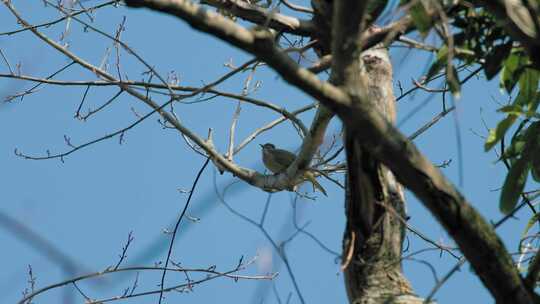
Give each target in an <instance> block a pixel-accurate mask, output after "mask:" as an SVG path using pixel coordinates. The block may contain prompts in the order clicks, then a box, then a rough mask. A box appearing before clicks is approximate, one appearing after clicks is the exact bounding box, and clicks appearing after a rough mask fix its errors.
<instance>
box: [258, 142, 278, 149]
mask: <svg viewBox="0 0 540 304" xmlns="http://www.w3.org/2000/svg"><path fill="white" fill-rule="evenodd" d="M259 146H261V148H262V149H263V150H267V151H269V150H274V149H275V148H276V146H274V145H273V144H271V143H265V144H264V145H259Z"/></svg>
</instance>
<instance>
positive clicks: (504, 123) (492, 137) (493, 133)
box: [484, 114, 518, 151]
mask: <svg viewBox="0 0 540 304" xmlns="http://www.w3.org/2000/svg"><path fill="white" fill-rule="evenodd" d="M517 118H518V116H517V115H514V114H510V115H508V116H506V118H505V119H503V120H501V121H500V122H499V123H498V124H497V127H496V128H495V129H490V130H489V135H488V138H487V139H486V142H485V144H484V150H486V151H489V150H490V149H491V148H493V146H495V144H496V143H498V142H499V141H500V140H501V139H502V138H503V136H504V134H506V131H508V128H510V127H511V126H512V124H514V122H515V121H516V119H517Z"/></svg>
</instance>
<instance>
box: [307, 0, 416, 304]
mask: <svg viewBox="0 0 540 304" xmlns="http://www.w3.org/2000/svg"><path fill="white" fill-rule="evenodd" d="M312 6H313V8H314V11H315V15H314V18H313V20H314V22H315V24H316V27H317V29H318V31H317V33H316V36H315V37H313V38H314V39H317V40H318V41H319V43H318V48H317V50H318V53H319V55H320V56H323V55H326V54H328V53H330V52H331V49H332V47H331V45H330V43H331V41H332V39H333V37H332V14H333V12H332V3H331V2H329V1H326V0H313V1H312ZM334 38H335V37H334ZM355 61H356V62H355V63H354V67H350V66H349V67H347V69H348V70H349V73H351V72H352V73H353V74H354V75H353V76H352V77H351V78H353V81H352V82H351V81H349V82H347V83H346V84H345V85H344V86H345V87H344V88H343V89H344V90H345V91H347V92H352V93H353V95H354V94H358V95H357V96H359V95H361V94H367V96H368V100H369V102H370V103H371V104H372V109H373V110H374V111H379V112H380V113H382V114H383V115H384V116H385V117H386V118H387V119H388V120H389V121H390V122H392V123H394V122H395V117H396V113H395V105H394V103H395V98H394V94H393V89H392V86H393V84H392V66H391V63H390V60H389V57H388V52H387V50H386V49H385V48H383V47H381V46H380V45H379V46H375V47H373V48H371V49H369V50H367V51H364V52H363V53H362V54H360V58H357V59H356V60H355ZM333 72H334V71H333ZM333 74H334V73H332V75H333ZM330 82H333V83H337V84H338V85H340V84H341V83H339V81H338V80H337V79H332V76H331V79H330ZM342 87H343V85H342ZM355 137H356V136H354V134H353V133H352V132H349V131H347V130H345V140H344V142H345V151H346V153H347V166H348V170H347V183H346V192H345V210H346V217H347V224H346V228H345V232H344V236H343V254H342V256H343V259H342V269H343V272H344V277H345V285H346V289H347V295H348V297H349V301H350V303H362V304H368V303H422V299H420V298H418V297H417V296H416V295H414V293H413V290H412V288H411V285H410V284H409V282H408V280H407V279H406V278H405V276H404V275H403V273H402V269H401V252H402V244H403V240H404V236H405V218H406V214H405V199H404V196H403V190H402V188H401V185H399V184H398V183H397V181H396V179H395V177H394V175H393V174H392V172H390V170H388V169H387V168H386V167H384V166H383V165H381V164H380V163H378V162H377V161H375V159H374V158H373V157H371V155H370V154H369V153H367V152H366V150H365V149H363V147H362V143H361V142H359V141H358V140H355V139H354V138H355Z"/></svg>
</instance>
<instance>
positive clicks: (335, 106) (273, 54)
mask: <svg viewBox="0 0 540 304" xmlns="http://www.w3.org/2000/svg"><path fill="white" fill-rule="evenodd" d="M126 3H127V5H128V6H133V7H148V8H151V9H154V10H158V11H162V12H165V13H168V14H171V15H175V16H177V17H179V18H181V19H183V20H185V21H186V22H188V23H189V24H190V25H191V26H192V27H194V28H195V29H198V30H200V31H204V32H207V33H210V34H212V35H214V36H217V37H219V38H221V39H222V40H224V41H226V42H228V43H230V44H232V45H234V46H236V47H238V48H240V49H242V50H244V51H247V52H249V53H252V54H254V55H256V56H257V57H259V58H260V59H262V60H264V61H266V62H267V63H268V64H269V66H271V67H272V68H273V69H274V70H276V71H277V72H278V73H279V74H280V75H281V76H282V77H283V78H284V79H285V80H286V81H288V82H289V83H291V84H292V85H295V86H296V87H298V88H300V89H301V90H303V91H304V92H305V93H307V94H309V95H310V96H312V97H313V98H315V99H317V100H319V101H320V102H321V103H323V104H324V105H325V106H327V107H328V108H329V109H330V110H332V111H333V112H335V113H336V114H337V115H338V116H339V117H340V118H341V120H342V121H343V123H344V124H345V125H346V126H347V127H348V128H351V129H352V130H354V131H356V132H355V134H357V136H358V140H359V141H362V142H363V143H365V145H366V147H369V149H370V153H372V154H373V155H375V156H376V157H377V158H378V160H380V161H381V162H382V163H384V164H385V165H386V166H387V167H388V168H390V169H391V170H392V172H394V174H395V175H396V177H397V178H398V180H399V182H400V183H402V184H403V185H405V186H406V187H407V188H409V189H410V190H411V191H412V192H414V193H415V194H416V196H418V197H419V198H420V200H421V201H422V202H423V204H424V205H425V206H426V207H427V208H428V209H429V210H430V211H431V212H432V213H433V214H434V215H435V217H436V218H437V219H438V220H439V221H440V222H441V223H442V225H443V226H444V227H445V229H446V230H447V231H448V233H449V234H450V235H451V236H452V237H453V238H454V239H455V240H456V242H457V244H458V245H459V246H460V248H461V249H462V250H463V253H464V254H465V256H466V257H467V259H468V260H469V261H470V263H471V265H472V266H473V268H474V269H475V271H476V273H477V274H478V275H479V277H480V279H481V280H482V282H483V283H484V284H485V285H486V286H487V288H488V289H489V290H490V292H491V293H492V295H493V296H494V297H495V299H496V301H497V302H500V303H532V299H531V295H530V294H529V293H528V292H527V291H526V289H525V287H524V285H523V282H522V280H521V278H520V276H519V274H518V272H517V270H516V268H515V267H514V265H513V263H512V259H511V258H510V256H509V254H508V252H507V250H506V249H505V247H504V245H503V244H502V242H501V240H500V239H499V238H498V236H497V235H496V234H495V232H494V230H493V228H492V227H491V226H490V225H489V224H488V223H487V222H486V221H485V220H484V218H483V217H482V216H481V215H480V214H479V213H478V212H477V211H476V210H475V209H474V208H473V207H472V206H471V205H470V204H469V203H468V202H467V201H466V200H465V198H464V197H463V196H462V195H461V194H460V193H459V192H458V191H457V189H456V188H455V187H454V186H453V185H452V184H451V183H450V182H449V181H448V180H447V179H446V178H445V177H444V176H443V175H442V174H441V172H440V171H439V170H438V169H437V168H436V167H435V166H433V164H432V163H431V162H430V161H429V160H428V159H427V158H426V157H424V156H423V155H422V154H421V153H420V151H419V150H418V149H417V148H416V146H415V145H414V144H413V143H411V142H410V141H409V140H408V139H407V138H406V137H405V136H404V135H403V134H401V133H400V132H399V131H398V130H397V129H396V128H395V127H394V126H392V125H391V124H390V123H389V122H388V121H387V120H386V119H384V118H383V117H382V116H381V114H379V113H377V112H375V111H371V109H370V108H369V106H367V105H366V104H365V103H364V102H359V103H357V104H355V105H354V106H352V102H351V98H350V97H349V96H348V95H346V94H345V93H344V92H342V91H341V90H340V89H338V88H336V87H335V86H332V85H330V84H328V83H326V82H323V81H321V80H319V79H318V78H317V77H316V76H315V75H314V74H312V73H310V72H309V71H307V70H306V69H303V68H301V67H299V66H298V65H297V64H296V63H295V62H294V61H292V60H291V59H290V58H289V57H288V56H287V55H285V54H283V53H282V52H280V51H279V50H278V49H277V48H276V47H275V45H274V43H273V37H272V35H270V34H269V33H268V32H266V31H260V30H253V31H249V30H246V29H244V28H242V27H240V26H238V25H236V24H234V23H233V22H232V21H230V20H227V19H225V18H224V17H221V16H219V15H217V14H215V13H211V12H207V11H205V10H203V9H202V8H200V6H198V5H195V4H193V3H192V2H190V1H186V0H126ZM289 169H291V168H289Z"/></svg>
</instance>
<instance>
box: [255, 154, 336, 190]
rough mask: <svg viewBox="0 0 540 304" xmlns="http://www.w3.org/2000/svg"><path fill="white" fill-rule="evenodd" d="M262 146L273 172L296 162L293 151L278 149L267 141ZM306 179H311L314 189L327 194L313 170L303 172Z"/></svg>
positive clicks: (264, 157) (265, 160)
mask: <svg viewBox="0 0 540 304" xmlns="http://www.w3.org/2000/svg"><path fill="white" fill-rule="evenodd" d="M260 146H261V148H262V160H263V163H264V166H265V167H266V168H267V169H268V170H270V171H272V173H282V172H284V171H285V170H287V168H288V167H289V166H290V165H291V164H292V163H293V162H294V160H295V159H296V155H295V154H294V153H292V152H289V151H287V150H283V149H277V148H276V146H274V144H271V143H266V144H264V145H260ZM302 178H303V179H304V180H309V181H310V182H311V184H312V185H313V190H315V188H316V189H318V190H319V191H320V192H321V193H322V194H324V195H325V196H328V195H327V194H326V190H324V188H323V187H322V186H321V184H319V182H317V179H316V178H315V175H314V174H313V172H312V171H304V173H303V174H302Z"/></svg>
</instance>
